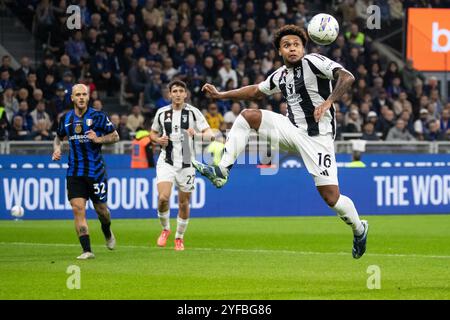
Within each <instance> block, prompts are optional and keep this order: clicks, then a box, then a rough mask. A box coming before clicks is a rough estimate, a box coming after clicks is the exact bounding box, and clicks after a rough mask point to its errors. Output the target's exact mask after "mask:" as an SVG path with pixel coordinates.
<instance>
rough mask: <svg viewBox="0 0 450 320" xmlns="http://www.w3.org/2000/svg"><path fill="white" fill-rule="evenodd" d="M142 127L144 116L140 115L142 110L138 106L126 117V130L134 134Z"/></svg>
mask: <svg viewBox="0 0 450 320" xmlns="http://www.w3.org/2000/svg"><path fill="white" fill-rule="evenodd" d="M143 125H144V116H143V115H142V110H141V107H140V106H137V105H136V106H133V108H131V114H129V115H128V119H127V128H128V129H130V131H131V132H135V131H136V129H137V128H139V127H142V126H143Z"/></svg>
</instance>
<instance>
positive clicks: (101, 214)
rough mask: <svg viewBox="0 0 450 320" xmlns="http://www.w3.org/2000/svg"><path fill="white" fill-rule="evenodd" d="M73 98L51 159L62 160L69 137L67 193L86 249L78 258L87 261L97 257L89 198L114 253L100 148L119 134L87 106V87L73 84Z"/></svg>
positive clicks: (83, 246)
mask: <svg viewBox="0 0 450 320" xmlns="http://www.w3.org/2000/svg"><path fill="white" fill-rule="evenodd" d="M71 99H72V102H73V104H74V108H73V110H70V111H69V112H67V113H66V114H65V115H64V116H63V117H61V120H60V123H59V126H58V130H57V136H56V138H55V141H54V143H53V157H52V159H53V160H60V159H61V141H62V140H63V139H64V138H65V137H68V140H69V148H70V151H69V168H68V169H67V192H68V198H69V201H70V205H71V206H72V210H73V214H74V218H75V230H76V232H77V235H78V238H79V240H80V244H81V247H82V248H83V253H82V254H81V255H80V256H78V257H77V259H79V260H86V259H92V258H94V257H95V255H94V253H92V250H91V242H90V239H89V230H88V224H87V221H86V202H87V201H88V200H89V199H91V200H92V203H93V204H94V209H95V211H96V212H97V215H98V219H99V220H100V223H101V226H102V231H103V234H104V236H105V239H106V246H107V248H108V249H110V250H113V249H114V247H115V244H116V239H115V237H114V234H113V233H112V231H111V214H110V212H109V209H108V207H107V205H106V201H107V192H108V183H107V180H106V169H105V165H104V162H103V157H102V154H101V148H102V144H106V143H115V142H117V141H119V134H118V133H117V131H116V129H115V128H114V125H113V124H112V123H111V121H109V119H108V117H107V116H106V114H105V113H103V112H101V111H96V110H95V109H93V108H89V107H88V102H89V90H88V88H87V87H86V86H85V85H83V84H76V85H74V86H73V88H72V96H71Z"/></svg>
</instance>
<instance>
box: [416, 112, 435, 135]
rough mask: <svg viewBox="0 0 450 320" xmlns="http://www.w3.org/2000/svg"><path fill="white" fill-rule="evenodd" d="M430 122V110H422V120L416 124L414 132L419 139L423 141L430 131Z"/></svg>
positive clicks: (418, 120)
mask: <svg viewBox="0 0 450 320" xmlns="http://www.w3.org/2000/svg"><path fill="white" fill-rule="evenodd" d="M430 120H431V118H430V115H429V113H428V110H427V109H425V108H423V109H420V118H419V119H417V120H416V121H415V122H414V132H415V136H416V137H417V139H419V140H423V138H424V137H425V135H426V134H427V131H428V127H427V123H428V122H429V121H430Z"/></svg>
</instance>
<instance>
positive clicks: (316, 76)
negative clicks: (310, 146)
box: [258, 53, 350, 137]
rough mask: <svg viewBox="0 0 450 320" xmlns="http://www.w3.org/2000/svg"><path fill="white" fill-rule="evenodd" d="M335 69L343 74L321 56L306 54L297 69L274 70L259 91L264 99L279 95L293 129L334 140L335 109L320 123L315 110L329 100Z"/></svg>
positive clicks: (261, 84) (337, 64)
mask: <svg viewBox="0 0 450 320" xmlns="http://www.w3.org/2000/svg"><path fill="white" fill-rule="evenodd" d="M336 69H343V70H345V69H344V67H343V66H342V65H340V64H339V63H337V62H335V61H333V60H330V59H328V58H327V57H324V56H322V55H320V54H316V53H312V54H307V55H305V56H304V57H303V59H302V61H301V64H300V65H299V66H297V67H294V68H288V67H286V66H283V67H281V68H279V69H277V70H276V71H275V72H274V73H272V74H271V75H270V76H269V77H268V78H267V79H266V80H265V81H263V82H261V83H260V84H259V85H258V87H259V90H260V91H261V92H263V93H264V94H266V95H272V94H274V93H279V92H281V93H282V94H283V96H284V97H285V99H286V101H287V104H288V114H287V116H288V117H289V120H290V121H291V122H292V124H294V125H295V126H296V127H298V128H300V129H304V130H305V131H306V132H307V133H308V135H310V136H316V135H319V134H327V133H332V134H333V137H334V135H335V131H336V130H335V128H336V124H335V116H334V114H335V110H334V106H332V107H331V108H330V109H329V110H328V111H327V112H326V113H325V114H324V116H323V117H322V119H321V120H320V122H319V123H317V122H316V121H315V120H314V109H315V108H316V107H318V106H319V105H320V104H321V103H322V102H324V101H325V100H326V99H327V98H328V97H329V95H330V93H331V91H332V89H333V88H332V84H331V80H334V76H333V72H334V71H335V70H336ZM345 71H347V70H345ZM347 72H349V71H347ZM349 73H350V72H349Z"/></svg>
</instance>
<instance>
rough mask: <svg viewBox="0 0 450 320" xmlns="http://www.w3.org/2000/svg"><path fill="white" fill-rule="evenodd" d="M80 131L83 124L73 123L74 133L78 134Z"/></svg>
mask: <svg viewBox="0 0 450 320" xmlns="http://www.w3.org/2000/svg"><path fill="white" fill-rule="evenodd" d="M81 131H83V126H82V125H81V123H77V124H75V133H76V134H79V133H81Z"/></svg>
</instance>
